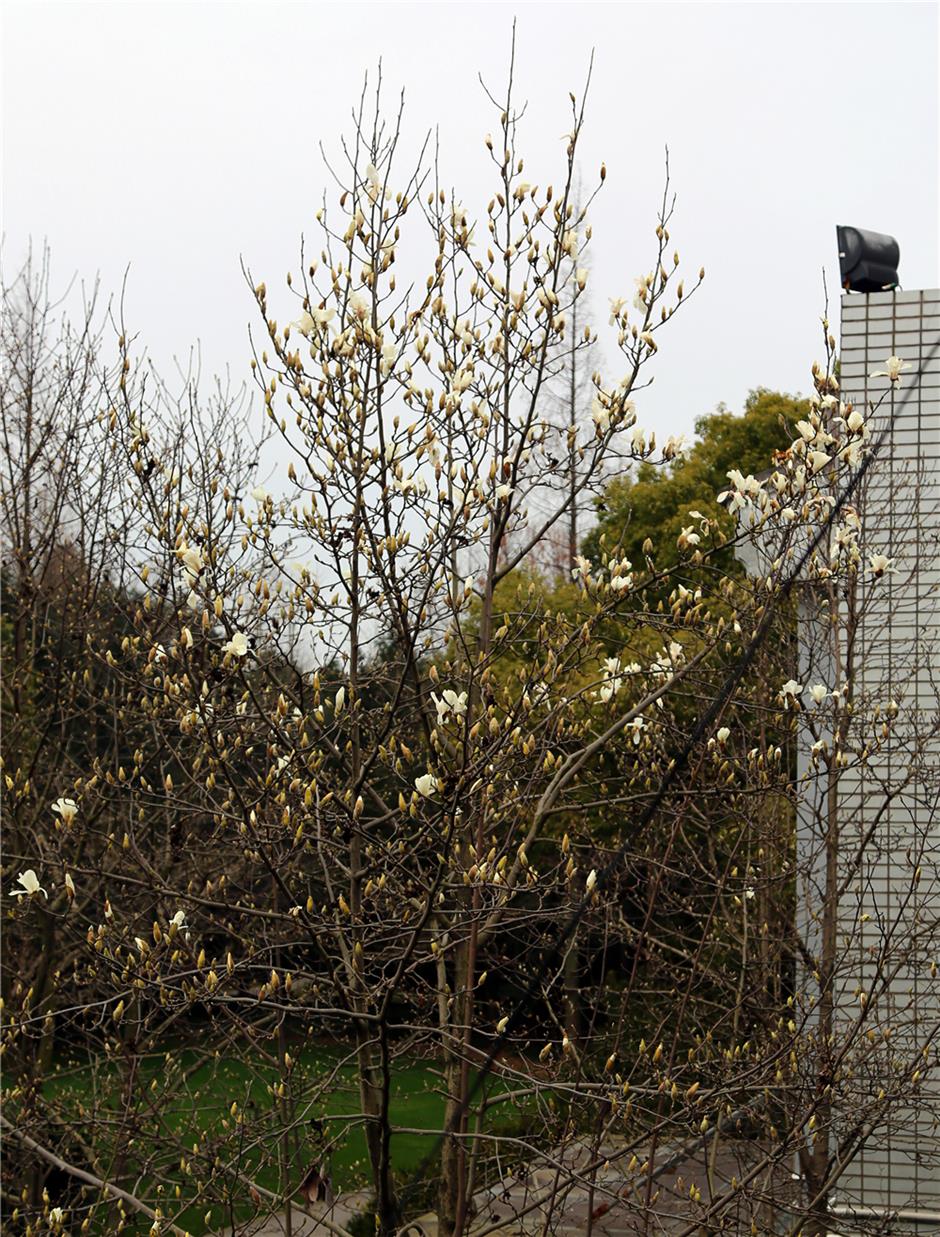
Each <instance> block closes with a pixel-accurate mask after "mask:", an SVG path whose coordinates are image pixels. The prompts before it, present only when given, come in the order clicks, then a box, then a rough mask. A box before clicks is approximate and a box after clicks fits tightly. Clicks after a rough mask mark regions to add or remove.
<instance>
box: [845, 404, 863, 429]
mask: <svg viewBox="0 0 940 1237" xmlns="http://www.w3.org/2000/svg"><path fill="white" fill-rule="evenodd" d="M845 424H846V426H847V427H848V429H849V430H851V432H852V433H853V434H857V433H858V432H859V431H860V430H861V429H863V428H864V426H865V418H864V417H863V416H862V414H861V413H860V412H859V411H858V409H857V408H853V409H852V411H851V412H850V413H849V415H848V416H847V417H846V419H845Z"/></svg>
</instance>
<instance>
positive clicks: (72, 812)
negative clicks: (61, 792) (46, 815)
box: [52, 799, 78, 826]
mask: <svg viewBox="0 0 940 1237" xmlns="http://www.w3.org/2000/svg"><path fill="white" fill-rule="evenodd" d="M52 810H53V812H55V813H56V814H57V815H59V816H61V817H62V823H63V825H66V826H67V825H70V824H71V823H72V821H73V820H74V819H75V817H76V816H77V815H78V804H77V803H76V802H75V800H74V799H56V801H55V803H53V805H52Z"/></svg>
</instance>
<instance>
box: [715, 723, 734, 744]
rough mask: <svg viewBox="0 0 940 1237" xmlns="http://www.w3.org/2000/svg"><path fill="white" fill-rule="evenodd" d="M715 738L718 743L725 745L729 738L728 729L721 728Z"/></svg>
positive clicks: (729, 732) (725, 727)
mask: <svg viewBox="0 0 940 1237" xmlns="http://www.w3.org/2000/svg"><path fill="white" fill-rule="evenodd" d="M716 738H717V739H718V742H719V743H727V742H728V740H729V739H730V738H731V731H730V730H729V729H728V727H727V726H722V727H721V729H720V730H719V731H718V733H717V735H716Z"/></svg>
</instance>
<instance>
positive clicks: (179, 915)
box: [170, 911, 186, 929]
mask: <svg viewBox="0 0 940 1237" xmlns="http://www.w3.org/2000/svg"><path fill="white" fill-rule="evenodd" d="M170 924H171V925H172V926H173V927H175V928H181V929H182V928H185V927H186V912H185V911H177V912H176V914H175V915H173V916H172V918H171V919H170Z"/></svg>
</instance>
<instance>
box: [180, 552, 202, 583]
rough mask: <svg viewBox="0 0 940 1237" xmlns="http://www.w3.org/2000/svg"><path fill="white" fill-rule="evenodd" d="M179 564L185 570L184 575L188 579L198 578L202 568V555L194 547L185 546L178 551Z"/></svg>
mask: <svg viewBox="0 0 940 1237" xmlns="http://www.w3.org/2000/svg"><path fill="white" fill-rule="evenodd" d="M178 553H179V557H180V562H181V563H182V564H183V567H184V568H185V570H186V574H187V575H188V576H190V577H195V576H198V575H199V573H200V571H202V568H203V560H202V555H201V554H200V553H199V551H198V550H197V549H196V548H195V546H185V547H184V548H183V549H181V550H179V551H178Z"/></svg>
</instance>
